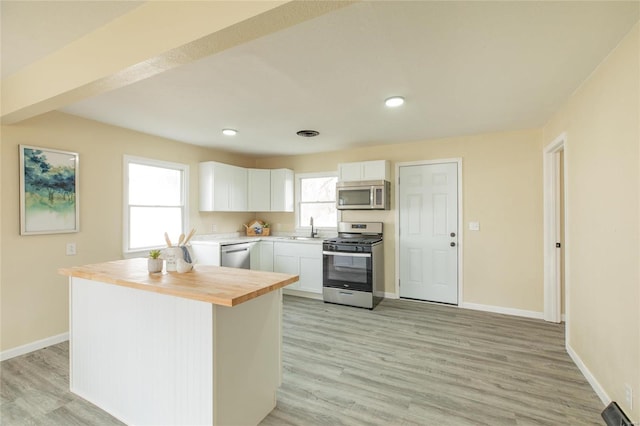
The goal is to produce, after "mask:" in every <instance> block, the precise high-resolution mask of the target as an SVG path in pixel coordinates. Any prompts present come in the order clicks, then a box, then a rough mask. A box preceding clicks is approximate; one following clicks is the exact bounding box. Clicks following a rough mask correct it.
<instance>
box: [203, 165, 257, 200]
mask: <svg viewBox="0 0 640 426" xmlns="http://www.w3.org/2000/svg"><path fill="white" fill-rule="evenodd" d="M200 211H231V212H239V211H247V169H245V168H244V167H237V166H232V165H230V164H223V163H217V162H215V161H207V162H204V163H200Z"/></svg>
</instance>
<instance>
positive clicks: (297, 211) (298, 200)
mask: <svg viewBox="0 0 640 426" xmlns="http://www.w3.org/2000/svg"><path fill="white" fill-rule="evenodd" d="M320 177H335V178H338V172H337V171H331V172H314V173H296V175H295V182H296V184H295V207H294V213H295V216H296V232H303V231H311V225H309V224H308V223H307V224H306V225H305V224H301V223H300V203H301V202H302V197H301V190H302V184H301V183H300V181H301V180H302V179H307V178H320ZM340 220H342V212H341V211H340V210H337V217H336V226H332V227H320V228H318V227H315V226H314V229H315V230H317V231H318V232H319V231H324V232H332V231H337V229H338V224H337V222H340Z"/></svg>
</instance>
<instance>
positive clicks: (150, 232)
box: [123, 156, 189, 253]
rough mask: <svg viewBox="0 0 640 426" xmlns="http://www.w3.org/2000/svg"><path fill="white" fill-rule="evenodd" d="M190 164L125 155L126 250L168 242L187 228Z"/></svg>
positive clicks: (152, 246) (154, 246)
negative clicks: (165, 237)
mask: <svg viewBox="0 0 640 426" xmlns="http://www.w3.org/2000/svg"><path fill="white" fill-rule="evenodd" d="M188 189H189V166H188V165H186V164H179V163H170V162H166V161H158V160H151V159H147V158H140V157H131V156H125V157H124V200H123V203H124V236H123V241H124V252H125V253H131V252H136V251H143V250H149V249H152V248H160V247H163V246H165V245H166V244H165V239H164V233H165V232H167V234H168V235H169V236H170V238H172V239H173V241H174V242H176V241H177V239H178V236H179V235H180V234H181V233H183V232H185V230H186V229H187V228H188V218H189V211H188V206H189V203H188Z"/></svg>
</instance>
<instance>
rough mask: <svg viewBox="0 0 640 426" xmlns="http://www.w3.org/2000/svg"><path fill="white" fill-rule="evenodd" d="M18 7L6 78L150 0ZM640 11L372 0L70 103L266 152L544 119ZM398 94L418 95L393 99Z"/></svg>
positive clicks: (607, 6)
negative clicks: (399, 102)
mask: <svg viewBox="0 0 640 426" xmlns="http://www.w3.org/2000/svg"><path fill="white" fill-rule="evenodd" d="M8 3H25V2H7V1H3V2H2V49H3V51H2V61H3V64H2V68H3V69H2V71H3V77H4V76H5V71H6V73H11V72H14V71H16V70H18V69H20V68H21V67H23V66H24V65H25V64H27V63H29V62H32V61H33V60H35V59H37V58H38V57H39V56H40V57H41V56H43V55H46V54H48V53H50V52H51V51H54V50H56V49H58V48H60V47H62V46H64V45H65V44H67V43H69V41H70V40H72V39H73V38H74V37H80V36H81V35H83V34H86V33H88V32H90V31H92V30H94V29H96V28H98V27H99V26H101V25H104V23H106V22H108V20H110V19H114V18H115V17H117V16H119V15H120V14H123V13H127V12H128V11H130V10H131V9H132V8H134V7H136V6H137V5H139V3H140V2H99V1H85V2H57V3H50V2H26V3H28V4H30V7H25V6H20V7H17V6H16V7H14V6H11V8H7V7H6V4H8ZM52 4H53V5H56V7H52ZM62 4H64V6H60V7H57V6H59V5H62ZM76 7H80V9H76ZM12 8H13V10H12V13H7V10H10V11H11V9H12ZM16 10H18V11H16ZM639 10H640V6H639V3H638V2H636V1H628V2H611V1H603V2H577V1H569V2H553V1H542V2H520V1H514V2H450V1H446V2H431V1H422V2H416V1H414V2H398V1H375V2H373V1H368V2H360V3H355V4H353V5H350V6H347V7H344V8H341V9H338V10H337V11H333V12H331V13H328V14H326V15H322V16H319V17H316V18H314V19H311V20H308V21H306V22H303V23H300V24H297V25H295V26H292V27H289V28H287V29H284V30H281V31H279V32H276V33H272V34H269V35H267V36H264V37H262V38H258V39H255V40H252V41H250V42H247V43H245V44H241V45H239V46H237V47H233V48H230V49H227V50H224V51H222V52H220V53H217V54H215V55H212V56H208V57H205V58H203V59H200V60H197V61H195V62H191V63H190V64H187V65H183V66H181V67H178V68H174V69H171V70H168V71H165V72H163V73H160V74H158V75H156V76H153V77H150V78H147V79H144V80H142V81H139V82H136V83H133V84H130V85H128V86H125V87H122V88H119V89H115V90H112V91H110V92H106V93H103V94H100V95H97V96H95V97H93V98H87V99H84V100H81V101H80V102H77V103H74V104H70V105H67V106H65V107H63V108H62V109H61V110H62V111H64V112H67V113H70V114H75V115H78V116H82V117H86V118H90V119H93V120H97V121H100V122H104V123H109V124H113V125H116V126H121V127H125V128H130V129H134V130H138V131H141V132H145V133H150V134H154V135H158V136H163V137H166V138H170V139H175V140H178V141H181V142H186V143H190V144H196V145H203V146H208V147H215V148H219V149H224V150H229V151H233V152H242V153H250V154H255V155H293V154H306V153H317V152H326V151H334V150H341V149H346V148H352V147H362V146H367V145H379V144H393V143H399V142H409V141H420V140H429V139H435V138H443V137H452V136H461V135H468V134H479V133H486V132H495V131H507V130H518V129H528V128H537V127H540V126H542V125H544V123H545V122H546V121H547V120H548V119H549V118H550V117H551V115H552V114H553V113H554V112H555V111H557V110H558V109H559V108H560V106H561V105H562V104H563V102H564V101H566V99H567V98H568V97H569V96H570V95H571V94H572V93H573V92H574V91H575V90H576V89H577V88H578V87H579V86H580V84H581V83H582V82H583V81H584V80H585V79H586V78H587V77H588V76H589V75H590V74H591V73H592V72H593V70H594V69H595V68H596V67H597V66H598V64H599V63H600V62H602V60H603V59H604V58H605V57H606V56H607V54H608V53H609V52H611V50H612V49H613V48H614V47H615V46H616V45H617V43H618V42H619V41H620V40H621V39H622V38H623V37H624V36H625V35H626V34H627V33H628V32H629V30H630V29H631V28H632V26H633V25H634V24H635V23H636V22H637V21H638V19H639V16H640V13H639ZM78 14H81V16H82V17H83V19H77V17H78ZM48 16H55V17H56V19H54V20H49V19H44V18H45V17H48ZM79 22H81V24H79ZM43 23H46V24H43ZM5 25H7V26H6V27H5ZM7 37H8V39H7ZM18 42H19V43H20V47H21V48H20V49H16V48H15V46H13V48H11V49H7V50H5V48H6V47H7V45H8V44H13V43H18ZM23 46H24V48H23ZM392 95H401V96H404V97H405V98H406V103H405V105H403V106H401V107H399V108H395V109H389V108H386V107H385V106H384V103H383V101H384V99H385V98H387V97H389V96H392ZM223 128H234V129H237V130H238V131H239V133H238V134H237V135H236V136H233V137H229V136H224V135H222V133H221V130H222V129H223ZM301 129H313V130H317V131H319V132H320V135H319V136H317V137H315V138H301V137H299V136H297V135H296V131H298V130H301Z"/></svg>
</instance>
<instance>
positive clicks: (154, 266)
mask: <svg viewBox="0 0 640 426" xmlns="http://www.w3.org/2000/svg"><path fill="white" fill-rule="evenodd" d="M163 262H164V261H163V260H162V259H151V258H148V259H147V268H149V272H150V273H152V274H153V273H156V272H162V265H163Z"/></svg>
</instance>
